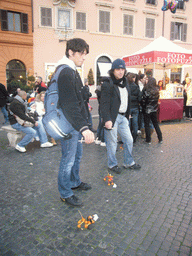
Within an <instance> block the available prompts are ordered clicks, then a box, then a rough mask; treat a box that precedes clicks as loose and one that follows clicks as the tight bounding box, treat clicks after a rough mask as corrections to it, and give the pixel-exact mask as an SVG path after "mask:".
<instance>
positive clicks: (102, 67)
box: [97, 55, 112, 85]
mask: <svg viewBox="0 0 192 256" xmlns="http://www.w3.org/2000/svg"><path fill="white" fill-rule="evenodd" d="M111 63H112V60H111V59H110V57H108V56H105V55H102V56H100V57H99V58H98V59H97V85H98V84H99V83H100V80H101V79H102V77H106V76H109V75H108V71H109V70H110V68H111Z"/></svg>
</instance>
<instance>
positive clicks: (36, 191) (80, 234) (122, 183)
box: [0, 116, 192, 256]
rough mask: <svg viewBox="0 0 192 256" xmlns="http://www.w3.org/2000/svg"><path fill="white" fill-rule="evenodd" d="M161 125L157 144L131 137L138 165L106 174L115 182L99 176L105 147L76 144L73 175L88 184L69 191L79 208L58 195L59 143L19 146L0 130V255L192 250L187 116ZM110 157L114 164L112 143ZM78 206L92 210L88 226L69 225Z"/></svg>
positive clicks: (184, 254) (185, 253)
mask: <svg viewBox="0 0 192 256" xmlns="http://www.w3.org/2000/svg"><path fill="white" fill-rule="evenodd" d="M0 117H1V118H0V120H2V116H0ZM97 122H98V119H94V128H96V126H97ZM161 129H162V133H163V138H164V143H163V144H162V145H161V144H158V140H157V137H156V134H153V136H152V144H151V145H148V144H145V143H144V141H143V139H141V138H140V137H139V138H138V141H137V143H136V145H134V148H133V155H134V158H135V160H136V162H137V163H139V164H141V165H142V169H141V171H129V170H123V172H122V173H121V174H120V175H117V174H114V182H115V183H116V184H117V188H113V187H112V186H107V183H106V182H104V180H103V178H104V176H106V175H107V164H106V148H105V147H101V146H99V145H95V144H92V145H84V155H83V159H82V164H81V177H82V180H83V181H86V182H88V183H91V184H92V190H91V191H88V192H82V191H75V194H76V195H78V196H79V197H80V198H81V199H82V200H83V202H84V206H83V207H81V208H73V207H71V206H68V205H66V204H65V203H63V202H61V201H60V199H59V193H58V190H57V175H58V168H59V161H60V158H61V152H60V151H61V150H60V145H59V143H58V146H55V147H52V148H40V147H39V144H38V143H37V142H36V143H31V144H30V145H29V146H28V147H27V152H26V153H24V154H23V153H19V152H17V151H16V150H15V149H14V148H10V147H8V146H7V145H8V140H7V138H6V133H5V132H4V131H2V130H1V131H0V159H1V161H0V174H1V176H0V178H1V185H0V186H1V188H0V191H1V203H0V206H1V217H0V229H1V231H0V255H3V256H4V255H6V256H8V255H9V256H12V255H19V256H21V255H31V256H34V255H39V256H44V255H50V256H54V255H58V256H60V255H66V256H70V255H74V256H75V255H82V256H87V255H91V256H95V255H106V256H107V255H118V256H120V255H123V256H127V255H130V256H134V255H147V256H155V255H158V256H165V255H170V256H172V255H174V256H177V255H180V256H189V255H192V249H191V245H192V216H191V215H192V214H191V213H192V148H191V145H192V136H191V134H192V122H190V121H184V120H182V121H181V122H177V121H172V122H163V123H162V124H161ZM117 158H118V160H119V165H120V166H121V165H122V159H123V150H122V148H120V145H119V146H118V151H117ZM78 210H80V212H81V213H82V215H83V216H84V217H87V216H89V215H93V214H97V215H98V216H99V219H98V220H97V222H96V223H95V224H94V228H93V229H92V230H87V229H78V228H77V222H78V220H79V219H80V218H81V216H80V213H79V211H78Z"/></svg>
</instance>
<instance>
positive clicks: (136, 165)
mask: <svg viewBox="0 0 192 256" xmlns="http://www.w3.org/2000/svg"><path fill="white" fill-rule="evenodd" d="M128 168H129V169H132V170H139V169H141V165H139V164H133V165H131V166H129V167H128Z"/></svg>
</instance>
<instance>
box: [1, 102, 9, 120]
mask: <svg viewBox="0 0 192 256" xmlns="http://www.w3.org/2000/svg"><path fill="white" fill-rule="evenodd" d="M1 111H2V113H3V115H4V118H5V123H7V122H9V117H8V112H7V110H6V106H3V107H1Z"/></svg>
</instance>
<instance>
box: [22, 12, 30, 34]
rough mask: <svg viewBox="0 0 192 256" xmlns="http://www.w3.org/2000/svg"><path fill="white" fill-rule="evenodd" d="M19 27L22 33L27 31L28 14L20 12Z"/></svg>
mask: <svg viewBox="0 0 192 256" xmlns="http://www.w3.org/2000/svg"><path fill="white" fill-rule="evenodd" d="M21 29H22V33H28V14H26V13H22V14H21Z"/></svg>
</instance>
